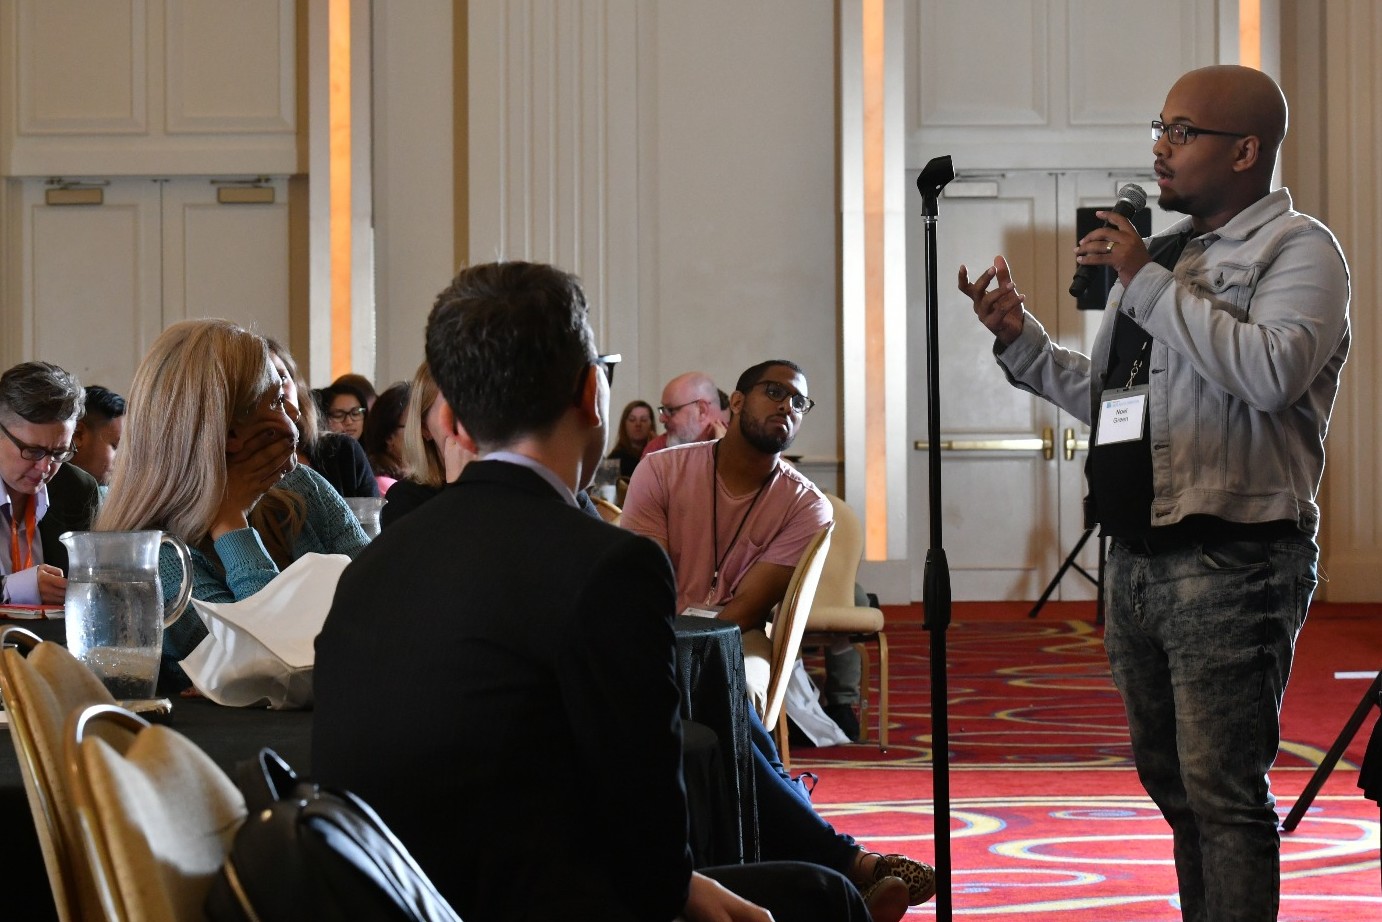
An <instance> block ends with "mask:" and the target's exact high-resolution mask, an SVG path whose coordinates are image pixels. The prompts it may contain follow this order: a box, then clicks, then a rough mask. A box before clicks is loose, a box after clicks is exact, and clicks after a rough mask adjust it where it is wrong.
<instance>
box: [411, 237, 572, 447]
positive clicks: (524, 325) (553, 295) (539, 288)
mask: <svg viewBox="0 0 1382 922" xmlns="http://www.w3.org/2000/svg"><path fill="white" fill-rule="evenodd" d="M587 313H588V312H587V308H586V303H585V295H584V293H583V292H582V291H581V286H580V283H579V282H577V280H576V278H575V276H573V275H570V274H569V273H566V272H563V271H561V270H560V269H556V268H553V267H552V266H548V265H544V264H542V263H527V262H500V263H486V264H483V265H478V266H470V267H468V268H465V269H462V270H461V271H460V273H459V274H457V276H456V278H455V279H453V280H452V282H451V284H450V285H448V286H447V287H446V289H445V290H444V291H442V293H441V294H439V295H437V301H436V304H435V305H433V307H432V313H431V316H429V317H428V319H427V364H428V366H429V367H430V368H431V369H432V376H433V377H434V378H436V380H437V387H438V388H440V390H441V392H442V395H443V396H445V397H446V400H447V403H449V404H450V405H451V407H452V409H453V411H454V412H455V413H456V416H457V418H459V419H460V421H461V423H462V424H463V425H464V426H465V428H466V431H467V432H468V433H469V434H470V437H471V438H472V439H474V440H475V442H476V444H477V445H479V447H480V448H481V449H485V450H491V449H494V448H497V447H502V446H504V445H508V444H510V443H512V442H513V441H514V440H515V439H517V438H519V437H521V436H527V435H543V434H545V433H547V432H548V431H550V430H551V428H552V426H554V425H555V424H556V423H557V421H558V420H559V419H560V418H561V416H562V414H563V413H565V412H566V410H567V408H568V407H570V406H571V405H572V404H573V403H574V402H575V399H576V395H577V389H578V388H579V386H580V384H581V375H582V373H583V372H584V371H585V369H586V368H588V367H589V366H590V363H591V361H592V360H593V359H594V358H595V344H594V337H593V335H592V333H591V330H590V323H589V321H588V318H587Z"/></svg>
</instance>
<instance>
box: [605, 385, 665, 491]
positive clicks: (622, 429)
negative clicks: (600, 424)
mask: <svg viewBox="0 0 1382 922" xmlns="http://www.w3.org/2000/svg"><path fill="white" fill-rule="evenodd" d="M655 435H657V417H656V415H654V413H653V408H652V405H651V404H649V403H648V402H647V401H646V400H635V401H633V402H632V403H630V404H629V405H628V406H626V407H624V413H623V415H621V416H620V417H619V435H618V437H617V438H616V439H615V442H614V450H613V451H611V452H610V453H609V457H611V458H617V459H618V460H619V476H620V477H625V478H628V477H632V476H633V469H634V468H635V467H637V466H638V461H639V459H640V458H642V457H643V446H645V445H647V444H648V441H649V440H650V439H651V438H652V437H653V436H655Z"/></svg>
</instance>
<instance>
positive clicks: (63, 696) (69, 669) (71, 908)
mask: <svg viewBox="0 0 1382 922" xmlns="http://www.w3.org/2000/svg"><path fill="white" fill-rule="evenodd" d="M26 654H27V655H26ZM0 695H3V696H4V699H5V709H6V711H7V713H8V715H9V724H10V739H11V740H12V741H13V743H14V748H15V754H16V755H17V756H18V760H19V772H20V775H21V776H22V777H23V779H24V790H25V792H26V793H27V794H28V798H29V808H30V811H31V812H32V813H33V817H34V827H35V829H36V830H37V831H38V840H39V846H40V848H41V849H42V851H43V863H44V866H45V867H46V868H47V870H48V883H49V886H50V887H51V889H52V891H53V902H54V904H55V905H56V906H57V911H58V918H59V919H61V920H63V922H68V920H78V919H89V918H96V917H97V916H98V915H99V903H98V900H97V897H96V891H95V884H94V882H93V880H92V877H91V874H90V872H89V870H88V868H87V865H86V860H85V856H84V854H83V853H82V845H81V838H80V831H79V826H78V823H77V816H76V813H75V810H74V808H73V798H72V792H71V788H70V786H69V784H68V782H67V774H66V772H65V770H64V765H63V745H62V739H63V736H62V734H63V727H64V725H65V722H66V720H67V715H68V714H70V713H72V712H73V711H74V710H80V709H82V708H85V707H87V706H88V705H92V704H114V703H115V699H114V698H112V697H111V696H110V692H108V691H106V688H105V686H104V685H102V684H101V680H100V679H98V678H97V677H96V674H95V673H93V672H92V671H91V670H90V669H88V668H87V667H86V666H85V665H83V664H82V662H81V661H80V660H78V659H77V658H76V657H75V656H73V655H72V654H71V653H69V652H68V650H67V648H66V647H64V646H63V645H62V644H59V643H53V642H52V641H45V640H42V639H40V638H39V637H38V636H37V635H36V634H34V633H32V632H30V631H27V630H25V629H23V628H19V627H11V628H7V629H6V630H5V631H4V632H3V633H0Z"/></svg>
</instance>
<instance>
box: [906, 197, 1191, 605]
mask: <svg viewBox="0 0 1382 922" xmlns="http://www.w3.org/2000/svg"><path fill="white" fill-rule="evenodd" d="M914 179H915V174H912V176H911V177H909V181H910V180H914ZM1139 180H1141V181H1142V182H1144V183H1145V182H1146V181H1147V178H1146V177H1145V176H1137V175H1133V174H1123V173H1117V172H1110V171H1094V170H1089V171H1079V172H1052V171H1037V170H1023V171H1012V172H995V173H990V174H963V173H962V174H961V175H960V176H959V177H958V178H957V179H956V180H955V181H954V182H952V183H951V184H950V185H949V186H948V187H947V189H946V192H945V193H944V195H943V196H942V199H941V202H940V208H939V211H940V216H939V220H938V222H937V225H936V239H937V267H936V268H937V279H938V286H937V287H938V290H939V299H938V300H939V305H938V307H939V310H938V313H937V324H938V336H939V347H940V348H939V354H940V361H939V372H940V381H939V405H940V429H941V436H940V448H939V450H940V457H941V481H942V496H941V506H942V517H941V523H942V546H943V547H944V549H945V551H946V556H947V559H948V561H949V566H950V576H951V587H952V591H953V594H954V597H955V598H956V599H973V600H994V599H1035V598H1037V597H1038V596H1039V595H1040V594H1041V592H1042V590H1043V589H1044V588H1045V587H1046V585H1047V583H1048V582H1049V581H1050V580H1051V578H1052V577H1053V576H1054V575H1055V573H1056V571H1057V569H1058V568H1059V566H1060V564H1061V562H1062V561H1063V560H1064V559H1065V557H1066V555H1067V554H1068V553H1069V552H1070V551H1071V550H1072V549H1073V548H1074V546H1075V544H1076V543H1077V542H1078V541H1079V539H1080V536H1081V535H1082V534H1083V531H1084V528H1083V511H1082V500H1083V497H1084V493H1085V481H1084V462H1085V457H1086V455H1087V450H1088V429H1087V427H1086V426H1085V425H1084V424H1083V423H1082V422H1080V421H1079V420H1077V419H1075V418H1074V417H1072V416H1070V415H1069V414H1066V413H1064V412H1062V411H1060V410H1058V409H1057V408H1056V407H1054V406H1053V405H1051V404H1050V403H1048V402H1046V401H1045V400H1042V399H1040V398H1037V397H1033V396H1032V395H1030V394H1028V393H1026V392H1025V391H1021V390H1018V389H1017V388H1014V387H1012V386H1011V385H1009V384H1008V382H1007V379H1006V378H1005V377H1004V375H1003V373H1002V371H1001V370H1000V369H999V367H998V365H997V363H996V362H995V360H994V357H993V352H992V349H993V336H992V335H991V334H990V333H989V332H988V331H987V330H986V329H985V328H984V327H983V326H982V325H981V324H980V323H979V322H978V320H977V319H975V317H974V313H973V309H972V307H971V305H970V302H969V300H968V299H967V298H965V297H964V296H963V295H961V294H960V293H959V292H958V291H957V290H956V285H955V281H956V271H957V269H958V267H959V265H960V264H961V263H964V264H965V265H966V266H967V267H968V268H969V274H970V277H971V278H974V277H975V276H977V275H978V274H979V273H980V272H982V271H983V270H984V268H985V267H987V266H989V265H991V264H992V262H993V258H994V256H995V255H997V254H1000V253H1001V254H1002V255H1003V256H1004V257H1006V259H1007V260H1008V262H1009V264H1010V265H1011V267H1012V271H1013V278H1014V281H1015V282H1016V283H1017V286H1018V289H1019V290H1020V291H1022V292H1024V293H1025V294H1026V295H1027V302H1026V303H1027V308H1028V310H1030V311H1031V312H1032V314H1033V315H1034V316H1036V318H1037V319H1038V320H1040V321H1041V323H1042V325H1043V326H1044V327H1046V329H1047V331H1048V332H1049V333H1050V334H1051V336H1052V337H1053V338H1054V339H1055V340H1056V341H1057V342H1059V343H1061V344H1062V345H1064V346H1067V347H1069V348H1072V349H1078V350H1080V351H1082V352H1085V353H1088V351H1089V348H1090V345H1091V344H1092V342H1093V339H1094V334H1095V332H1096V331H1097V329H1098V326H1099V323H1100V321H1101V320H1102V318H1103V312H1102V311H1080V310H1078V309H1077V308H1076V307H1075V300H1074V299H1073V298H1071V297H1070V295H1069V294H1068V293H1067V289H1068V287H1069V285H1070V279H1071V275H1072V273H1073V272H1074V269H1075V263H1074V256H1073V252H1072V251H1073V247H1074V244H1075V240H1076V233H1075V210H1076V208H1078V207H1091V206H1103V207H1107V206H1109V205H1111V204H1112V203H1113V201H1114V199H1115V197H1116V191H1117V189H1118V188H1119V187H1121V185H1122V184H1123V183H1125V182H1128V181H1139ZM911 211H912V217H911V218H910V219H909V220H910V222H911V223H910V225H909V228H908V251H909V257H908V259H909V264H908V286H909V301H910V303H911V305H912V307H911V310H910V311H909V314H908V340H909V348H908V362H909V381H910V388H909V394H908V407H909V419H910V424H911V431H912V433H913V441H914V445H913V447H914V449H915V450H914V451H912V453H911V455H910V457H911V463H910V464H909V471H908V474H909V495H910V496H912V497H914V498H915V507H916V510H917V511H915V512H914V514H913V515H910V516H909V522H910V523H911V535H910V538H911V542H910V543H911V546H912V547H913V548H914V553H913V554H912V560H913V567H912V592H913V598H917V599H920V598H921V597H922V587H923V575H924V571H923V562H924V559H925V551H926V549H927V548H928V547H929V546H930V544H931V540H930V538H931V532H930V515H929V508H928V503H929V461H928V459H929V451H930V450H931V446H930V445H929V444H928V439H927V414H928V408H929V400H928V395H927V391H926V366H925V362H926V338H927V324H926V321H925V296H926V288H925V285H926V271H927V269H926V266H925V249H924V225H923V222H922V219H921V218H920V216H919V212H920V207H919V202H918V207H916V208H914V209H911ZM1174 218H1175V216H1174V215H1172V216H1166V215H1162V214H1161V213H1160V212H1159V211H1157V210H1156V209H1155V208H1154V209H1153V228H1154V229H1159V228H1161V227H1163V226H1165V225H1166V224H1167V223H1169V222H1170V221H1172V220H1174ZM918 443H920V444H918ZM1077 559H1078V560H1079V562H1080V564H1081V565H1082V566H1083V567H1084V568H1085V569H1086V570H1088V571H1089V572H1091V573H1092V572H1094V570H1095V568H1096V566H1097V542H1095V541H1090V542H1089V543H1088V544H1087V545H1086V547H1085V548H1084V551H1083V553H1082V554H1081V555H1080V557H1079V558H1077ZM1093 593H1094V586H1093V584H1092V583H1091V582H1089V581H1088V580H1085V579H1083V578H1082V577H1080V576H1079V575H1078V573H1075V572H1074V571H1071V572H1068V573H1067V574H1066V576H1065V578H1064V579H1063V580H1062V581H1061V583H1060V585H1059V587H1058V590H1057V593H1056V595H1055V596H1054V598H1057V599H1088V598H1092V597H1093Z"/></svg>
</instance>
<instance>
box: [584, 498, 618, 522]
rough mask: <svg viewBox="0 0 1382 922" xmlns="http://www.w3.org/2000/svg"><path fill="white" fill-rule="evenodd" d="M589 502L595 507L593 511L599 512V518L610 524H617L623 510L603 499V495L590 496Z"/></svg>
mask: <svg viewBox="0 0 1382 922" xmlns="http://www.w3.org/2000/svg"><path fill="white" fill-rule="evenodd" d="M590 503H591V505H593V506H594V507H595V511H596V512H598V513H600V518H602V519H604V520H605V521H606V522H608V523H609V524H611V525H618V524H619V519H620V517H621V516H622V515H623V510H622V509H620V508H619V507H618V506H616V505H614V503H611V502H610V501H609V500H607V499H605V498H604V497H603V496H591V497H590Z"/></svg>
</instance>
